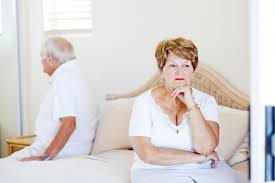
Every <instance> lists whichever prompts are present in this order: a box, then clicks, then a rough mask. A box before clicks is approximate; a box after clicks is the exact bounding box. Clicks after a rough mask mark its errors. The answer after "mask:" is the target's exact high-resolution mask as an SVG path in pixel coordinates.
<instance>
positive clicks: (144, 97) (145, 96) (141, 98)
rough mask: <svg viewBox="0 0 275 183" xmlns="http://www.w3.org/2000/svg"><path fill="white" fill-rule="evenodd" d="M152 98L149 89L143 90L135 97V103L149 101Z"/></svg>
mask: <svg viewBox="0 0 275 183" xmlns="http://www.w3.org/2000/svg"><path fill="white" fill-rule="evenodd" d="M151 98H152V95H151V90H148V91H145V92H144V93H142V94H140V95H138V96H137V97H136V98H135V100H134V101H135V103H150V101H151Z"/></svg>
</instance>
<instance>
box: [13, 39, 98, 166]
mask: <svg viewBox="0 0 275 183" xmlns="http://www.w3.org/2000/svg"><path fill="white" fill-rule="evenodd" d="M40 55H41V62H42V66H43V71H44V72H45V73H46V74H47V75H49V76H50V85H51V86H50V90H49V92H48V94H47V95H46V97H45V99H44V101H43V102H42V104H41V105H40V111H39V114H38V116H37V119H36V135H37V137H36V140H35V142H34V143H33V144H32V145H31V146H29V147H26V148H24V149H23V150H21V151H18V152H15V153H14V154H12V155H11V158H15V159H18V160H21V161H32V160H51V159H57V158H65V157H70V156H77V155H84V154H89V152H90V149H91V146H92V141H93V138H94V134H95V128H96V124H97V119H96V107H95V105H94V103H93V99H92V97H91V91H90V90H89V87H88V83H87V81H86V80H85V79H84V77H83V75H82V72H81V70H80V69H79V67H78V66H77V61H76V59H75V58H76V57H75V55H74V49H73V46H72V44H71V43H70V42H69V41H67V40H66V39H64V38H61V37H55V38H49V39H48V40H47V41H46V42H45V43H44V44H43V45H42V49H41V54H40Z"/></svg>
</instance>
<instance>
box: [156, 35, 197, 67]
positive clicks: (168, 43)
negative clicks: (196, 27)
mask: <svg viewBox="0 0 275 183" xmlns="http://www.w3.org/2000/svg"><path fill="white" fill-rule="evenodd" d="M169 53H173V54H174V55H176V56H177V57H180V58H183V59H186V60H190V61H191V63H192V67H193V69H194V70H195V69H196V67H197V65H198V62H199V58H198V49H197V47H196V46H195V44H194V43H193V42H192V41H190V40H188V39H185V38H181V37H179V38H176V39H168V40H163V41H161V42H160V43H159V44H158V46H157V48H156V51H155V58H156V60H157V64H158V68H159V70H160V71H162V70H163V67H164V66H165V64H166V62H167V58H168V54H169Z"/></svg>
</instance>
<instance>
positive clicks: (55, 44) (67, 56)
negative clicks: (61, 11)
mask: <svg viewBox="0 0 275 183" xmlns="http://www.w3.org/2000/svg"><path fill="white" fill-rule="evenodd" d="M40 55H41V56H42V57H44V56H47V55H51V56H52V57H53V59H55V60H57V61H59V62H60V63H62V64H63V63H65V62H67V61H69V60H73V59H75V58H76V57H75V54H74V48H73V45H72V44H71V43H70V42H69V41H68V40H66V39H64V38H62V37H51V38H48V39H47V40H46V41H45V42H44V43H43V44H42V47H41V52H40Z"/></svg>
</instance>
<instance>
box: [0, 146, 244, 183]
mask: <svg viewBox="0 0 275 183" xmlns="http://www.w3.org/2000/svg"><path fill="white" fill-rule="evenodd" d="M133 157H134V155H133V151H128V150H114V151H108V152H105V153H101V154H98V155H94V156H81V157H74V158H68V159H59V160H54V161H31V162H19V161H16V160H13V159H9V158H4V159H0V182H1V183H130V167H131V165H132V163H133V161H134V159H133ZM242 179H244V178H243V177H242V175H241V174H240V180H242ZM240 183H243V181H240Z"/></svg>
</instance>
